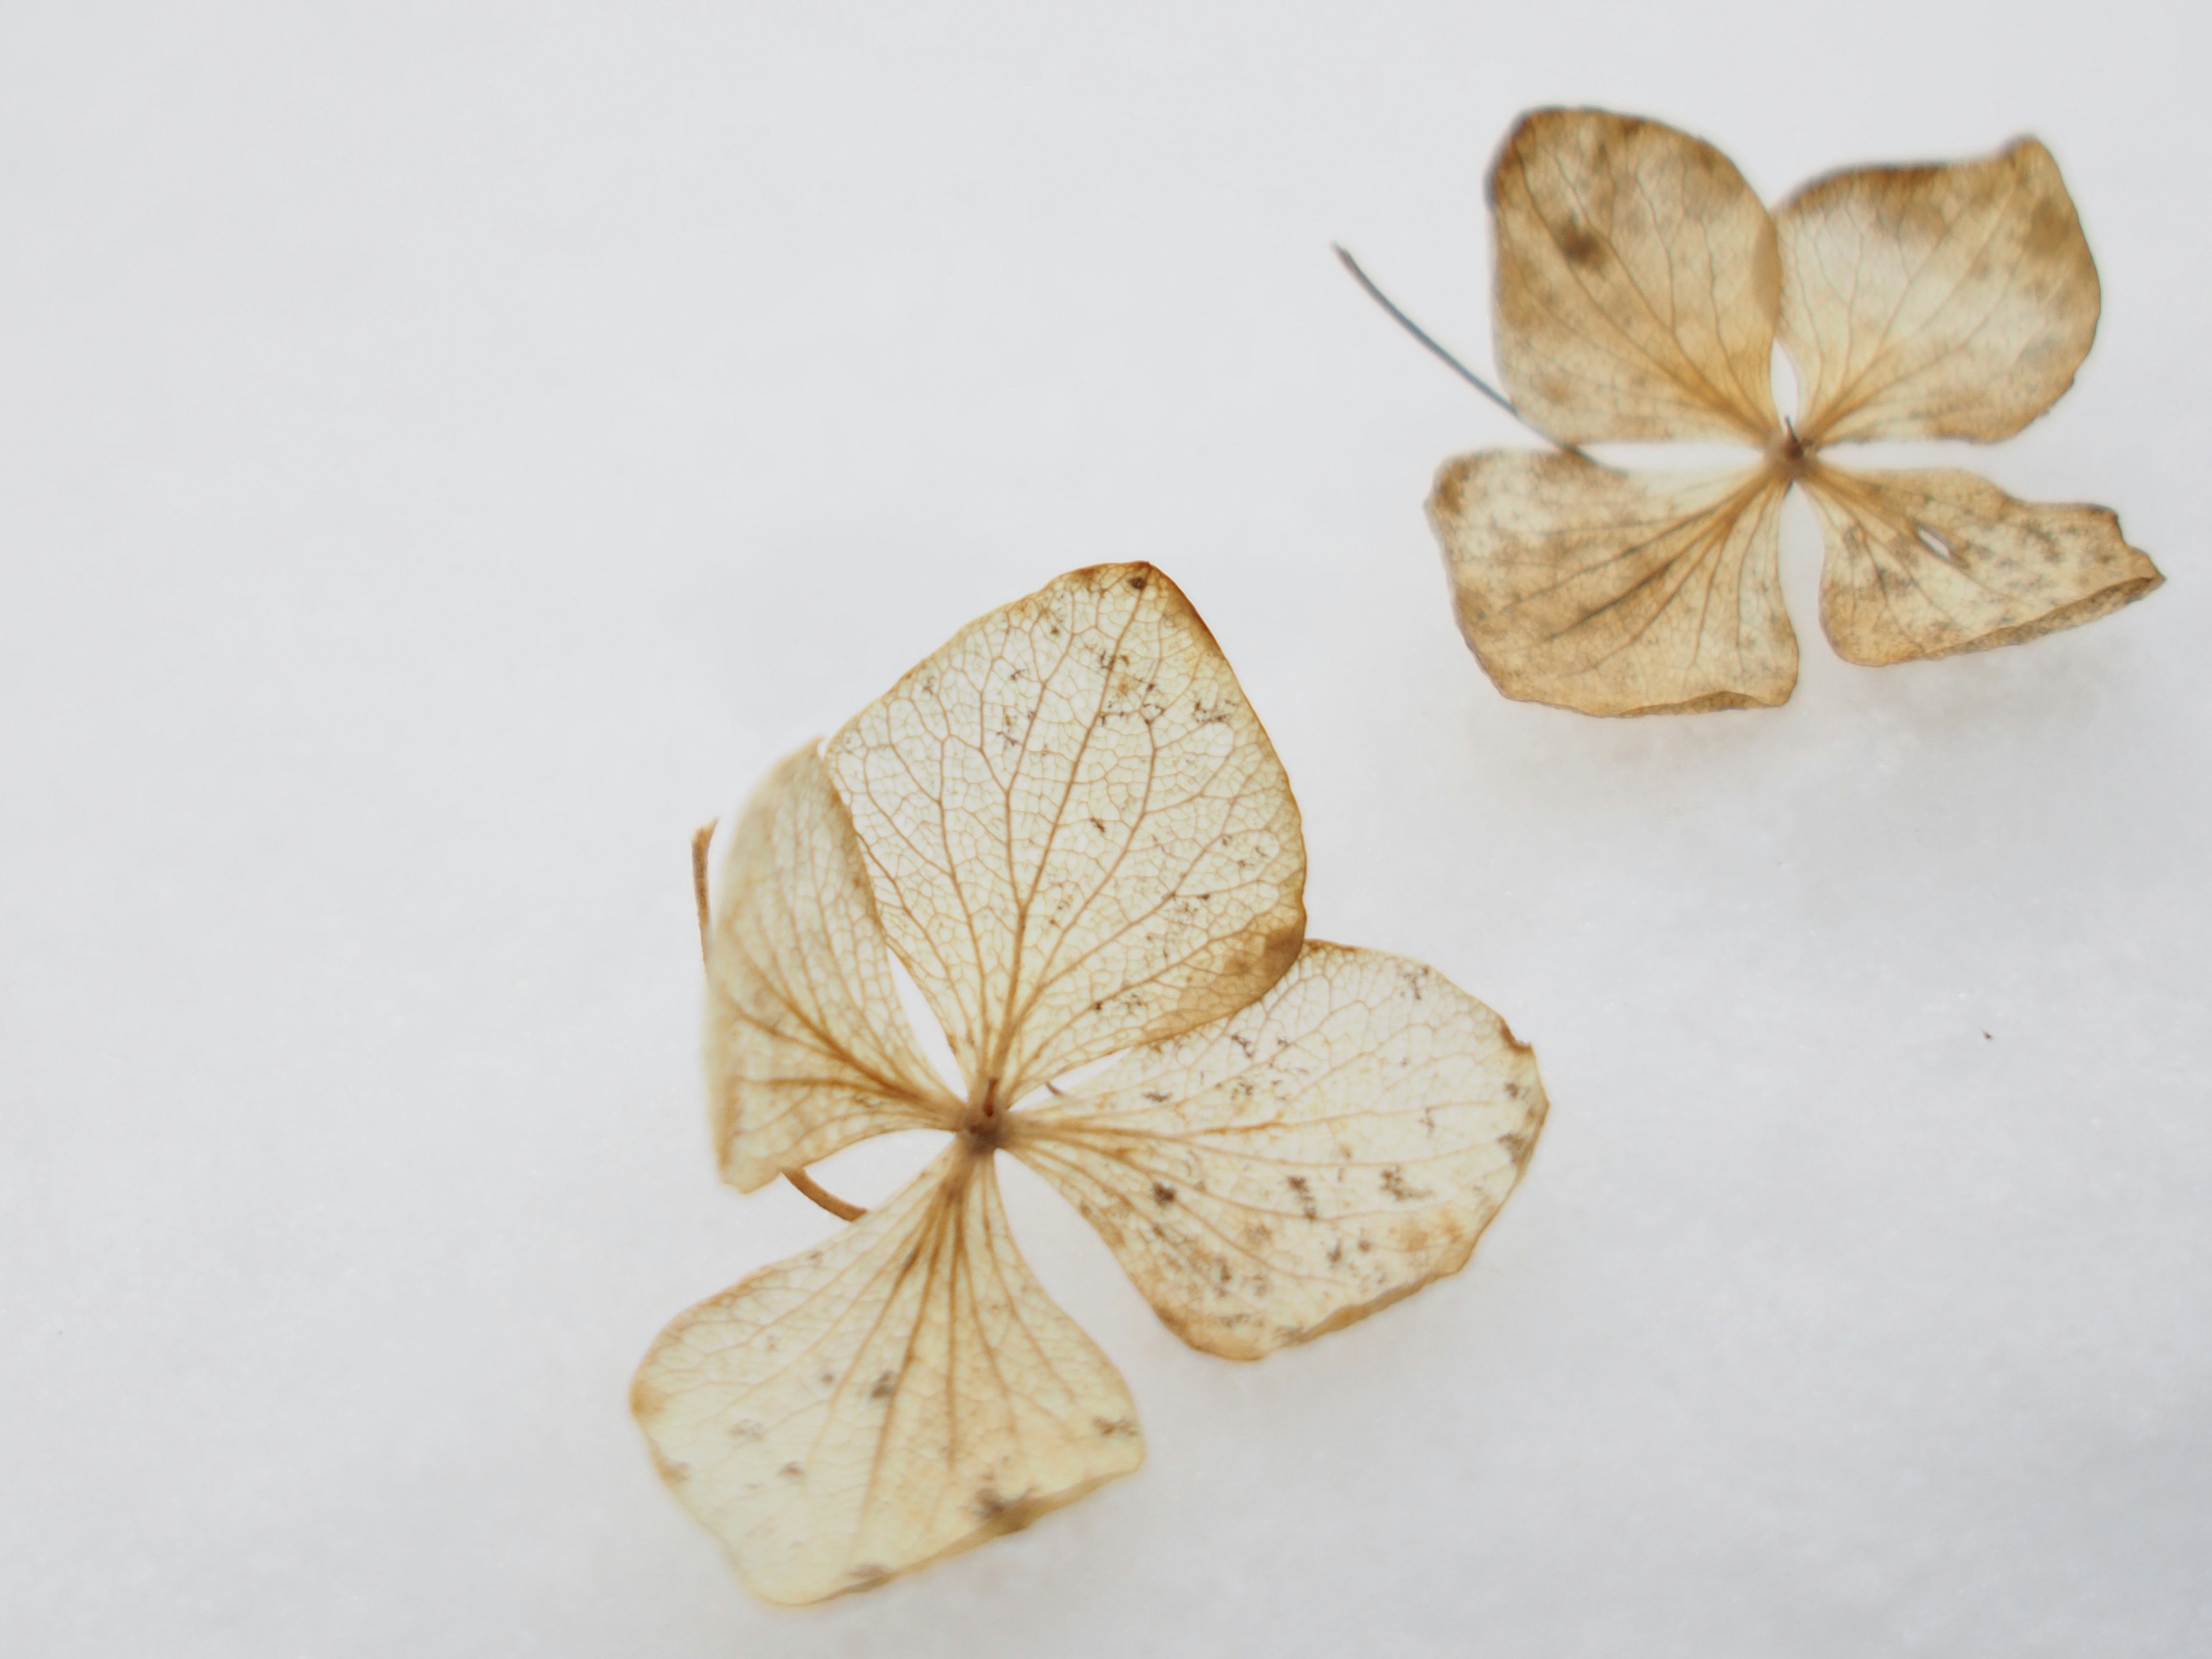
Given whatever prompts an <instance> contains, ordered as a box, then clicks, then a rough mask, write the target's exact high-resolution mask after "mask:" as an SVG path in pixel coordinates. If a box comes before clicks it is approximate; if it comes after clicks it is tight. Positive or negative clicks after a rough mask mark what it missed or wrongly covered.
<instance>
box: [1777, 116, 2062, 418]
mask: <svg viewBox="0 0 2212 1659" xmlns="http://www.w3.org/2000/svg"><path fill="white" fill-rule="evenodd" d="M1776 217H1777V220H1778V226H1779V229H1780V232H1781V239H1782V329H1781V333H1782V343H1783V346H1784V349H1786V350H1787V351H1788V352H1789V354H1790V361H1791V362H1793V363H1794V364H1795V365H1796V369H1797V375H1798V379H1799V380H1800V381H1801V383H1802V388H1803V398H1804V401H1803V407H1804V410H1805V417H1804V419H1803V420H1802V422H1799V428H1800V435H1801V436H1802V437H1803V439H1804V440H1805V441H1806V442H1808V444H1809V443H1836V442H1842V441H1851V440H1857V439H1875V438H1883V439H1887V438H1978V439H1982V440H1984V441H1988V440H1992V439H1997V438H2007V437H2010V436H2011V435H2013V434H2014V433H2015V432H2017V431H2019V430H2020V429H2021V428H2022V427H2024V426H2026V425H2027V423H2028V422H2030V421H2032V420H2033V419H2034V418H2035V417H2036V416H2039V415H2040V414H2042V413H2043V411H2044V410H2046V409H2048V408H2050V407H2051V404H2054V403H2056V402H2057V400H2058V396H2059V394H2060V393H2061V392H2064V391H2065V390H2066V388H2067V387H2068V386H2071V385H2072V384H2073V383H2074V371H2075V369H2076V368H2080V367H2081V360H2082V359H2083V358H2084V357H2086V356H2088V355H2089V343H2090V342H2091V340H2093V338H2095V337H2096V333H2097V313H2098V306H2099V299H2098V288H2097V266H2096V264H2095V262H2094V261H2093V260H2092V259H2091V258H2090V257H2089V244H2088V242H2087V240H2085V239H2084V238H2083V237H2082V234H2081V221H2080V220H2079V219H2077V218H2076V217H2075V214H2074V203H2073V201H2072V199H2071V198H2070V197H2069V196H2068V195H2067V193H2066V185H2065V181H2064V180H2063V179H2061V178H2060V177H2059V176H2058V164H2057V162H2055V161H2052V160H2051V152H2050V151H2048V150H2046V149H2044V147H2043V146H2042V145H2040V144H2039V143H2036V142H2035V141H2034V140H2033V139H2032V138H2027V139H2022V140H2021V142H2020V143H2016V144H2014V145H2013V146H2012V147H2011V148H2010V149H2007V150H2005V151H2004V152H2003V153H2002V155H1997V156H1995V157H1993V158H1991V159H1990V160H1988V161H1961V162H1958V163H1956V164H1955V165H1954V166H1950V167H1867V168H1863V169H1861V170H1859V171H1857V172H1852V173H1836V174H1833V175H1832V176H1831V177H1829V178H1826V179H1819V180H1817V181H1815V182H1814V183H1813V184H1811V185H1807V186H1806V187H1805V188H1804V189H1803V190H1802V191H1799V192H1798V193H1797V194H1796V196H1794V197H1791V198H1790V201H1789V202H1787V203H1785V204H1784V206H1783V208H1782V210H1781V211H1780V212H1779V213H1778V215H1777V216H1776Z"/></svg>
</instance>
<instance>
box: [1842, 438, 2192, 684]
mask: <svg viewBox="0 0 2212 1659" xmlns="http://www.w3.org/2000/svg"><path fill="white" fill-rule="evenodd" d="M1805 489H1806V494H1807V495H1809V496H1810V497H1811V498H1812V501H1813V506H1814V509H1815V510H1816V511H1817V512H1818V513H1819V514H1820V521H1821V527H1822V529H1823V531H1824V532H1826V540H1827V557H1826V560H1825V561H1824V562H1822V564H1821V567H1820V625H1821V627H1822V628H1824V629H1826V631H1827V635H1828V638H1829V639H1830V640H1831V641H1833V643H1834V645H1835V647H1836V650H1837V651H1838V653H1840V654H1841V655H1843V656H1844V657H1845V658H1846V659H1849V660H1850V661H1852V662H1857V663H1868V664H1881V663H1893V662H1905V661H1908V660H1910V659H1912V658H1915V657H1943V656H1948V655H1950V654H1951V653H1954V652H1959V651H1984V650H1987V649H1989V648H1990V647H1993V646H2000V645H2012V644H2015V643H2016V642H2017V641H2021V640H2032V639H2033V638H2035V637H2036V636H2037V635H2039V634H2048V633H2051V632H2053V631H2054V630H2056V629H2061V628H2072V627H2075V626H2077V625H2078V624H2080V623H2085V622H2092V621H2094V620H2095V619H2096V618H2097V617H2101V616H2104V615H2106V613H2108V612H2110V611H2117V610H2118V609H2119V608H2120V607H2121V606H2122V605H2126V604H2128V603H2129V602H2130V600H2133V599H2141V598H2142V596H2143V595H2144V594H2146V593H2148V592H2150V591H2151V590H2152V589H2153V588H2154V587H2156V586H2158V585H2159V584H2160V582H2161V581H2162V580H2165V579H2164V578H2163V577H2162V576H2160V574H2159V571H2158V567H2157V566H2156V565H2154V564H2153V563H2152V562H2150V560H2149V559H2148V558H2147V557H2145V556H2143V554H2142V553H2141V552H2139V551H2138V550H2136V549H2135V548H2132V547H2130V546H2129V545H2128V544H2127V543H2126V542H2124V541H2123V540H2122V539H2121V538H2120V521H2119V520H2118V517H2116V516H2115V515H2114V514H2113V513H2111V512H2110V511H2108V510H2107V509H2106V508H2104V507H2046V506H2039V505H2037V504H2034V503H2033V502H2028V501H2015V500H2014V499H2013V498H2012V497H2011V496H2009V495H2006V494H2005V493H2004V491H2002V489H1998V488H1997V487H1996V485H1995V484H1993V483H1990V482H1989V481H1988V480H1986V479H1984V478H1979V477H1976V476H1975V475H1974V474H1972V473H1971V472H1953V471H1941V472H1887V473H1881V472H1847V471H1844V470H1843V469H1841V468H1839V467H1832V466H1822V467H1818V468H1816V469H1814V471H1812V472H1811V473H1809V474H1808V475H1807V477H1806V479H1805Z"/></svg>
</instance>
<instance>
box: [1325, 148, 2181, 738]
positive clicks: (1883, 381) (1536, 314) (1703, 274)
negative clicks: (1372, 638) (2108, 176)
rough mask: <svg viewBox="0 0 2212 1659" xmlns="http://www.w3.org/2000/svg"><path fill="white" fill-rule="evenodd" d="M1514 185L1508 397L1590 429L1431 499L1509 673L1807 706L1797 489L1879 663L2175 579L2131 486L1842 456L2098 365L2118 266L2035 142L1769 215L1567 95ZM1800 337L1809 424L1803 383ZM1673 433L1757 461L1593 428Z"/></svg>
mask: <svg viewBox="0 0 2212 1659" xmlns="http://www.w3.org/2000/svg"><path fill="white" fill-rule="evenodd" d="M1489 193H1490V201H1491V206H1492V212H1493V215H1494V217H1495V225H1496V232H1497V315H1496V322H1497V346H1498V369H1499V374H1500V375H1501V377H1502V378H1503V380H1504V383H1505V386H1506V388H1507V390H1508V391H1509V392H1510V393H1511V402H1510V404H1508V407H1510V408H1512V409H1514V410H1515V412H1516V413H1517V414H1518V415H1519V416H1521V417H1522V419H1523V420H1525V421H1526V422H1528V424H1529V425H1531V426H1533V427H1534V428H1536V429H1537V430H1538V431H1539V432H1541V433H1542V434H1543V435H1546V436H1547V437H1550V438H1552V439H1554V440H1555V441H1558V442H1559V444H1560V445H1562V446H1564V448H1563V449H1561V450H1555V451H1548V452H1526V451H1523V452H1511V451H1489V452H1486V453H1480V454H1474V455H1465V456H1461V457H1459V458H1458V459H1455V460H1452V461H1449V462H1447V463H1446V464H1445V465H1444V467H1443V471H1442V472H1441V473H1440V474H1439V475H1438V477H1437V486H1436V490H1435V493H1434V494H1433V495H1431V498H1430V502H1429V511H1430V516H1431V520H1433V522H1434V523H1435V525H1436V528H1437V535H1438V537H1439V538H1441V540H1442V542H1443V548H1444V554H1445V559H1446V562H1447V563H1448V565H1449V568H1450V573H1451V579H1452V585H1453V589H1454V594H1455V601H1456V605H1457V610H1458V613H1459V621H1460V628H1461V631H1462V633H1464V634H1465V635H1466V636H1467V640H1468V644H1469V645H1471V646H1472V647H1474V653H1475V655H1476V656H1477V657H1478V658H1479V659H1480V661H1481V663H1482V665H1483V667H1484V669H1485V670H1486V671H1487V672H1488V673H1489V675H1490V677H1491V678H1492V680H1493V681H1495V682H1496V683H1497V685H1498V689H1499V690H1501V691H1503V692H1504V693H1505V694H1506V695H1507V696H1510V697H1518V698H1522V699H1524V700H1526V701H1529V702H1548V703H1555V704H1558V705H1559V706H1560V707H1563V708H1575V709H1580V710H1582V711H1583V712H1584V713H1586V714H1657V713H1664V712H1672V713H1692V712H1696V711H1699V710H1703V709H1709V708H1742V707H1748V706H1753V705H1760V704H1774V703H1779V702H1784V701H1785V700H1787V698H1788V697H1789V696H1790V690H1791V689H1792V688H1793V687H1794V686H1795V684H1796V678H1797V641H1796V635H1794V634H1793V633H1792V632H1791V630H1790V618H1789V617H1788V616H1787V615H1786V614H1785V612H1784V609H1783V604H1782V592H1781V587H1780V583H1779V580H1778V573H1777V563H1778V560H1777V544H1778V534H1777V532H1778V524H1779V520H1780V512H1781V506H1782V501H1783V497H1784V495H1787V494H1788V493H1789V490H1790V488H1791V486H1792V485H1793V484H1802V486H1803V487H1804V489H1805V492H1806V494H1807V495H1808V497H1809V498H1810V500H1811V501H1812V502H1813V505H1814V509H1815V511H1816V512H1817V513H1818V515H1819V517H1820V522H1821V526H1822V529H1823V532H1824V535H1825V538H1826V544H1827V550H1826V560H1825V562H1824V563H1823V565H1822V568H1821V576H1820V623H1821V627H1822V628H1823V629H1825V630H1826V634H1827V635H1828V638H1829V640H1830V641H1832V643H1833V644H1834V646H1835V647H1836V649H1837V651H1838V652H1839V653H1841V654H1842V655H1843V656H1844V658H1845V659H1848V660H1850V661H1852V662H1856V663H1863V664H1869V665H1880V664H1887V663H1895V662H1904V661H1907V660H1910V659H1914V658H1921V657H1941V656H1947V655H1949V654H1951V653H1955V652H1961V651H1979V650H1986V649H1988V648H1990V647H1994V646H1999V645H2009V644H2012V643H2015V641H2021V640H2029V639H2033V638H2034V637H2035V636H2037V635H2040V634H2047V633H2050V632H2051V631H2052V630H2053V629H2061V628H2070V627H2073V626H2075V625H2076V624H2078V623H2085V622H2088V621H2091V620H2093V618H2095V617H2101V616H2104V615H2105V614H2106V613H2107V612H2109V611H2115V610H2118V608H2119V607H2120V606H2121V605H2125V604H2127V603H2129V602H2130V600H2133V599H2141V598H2142V596H2143V595H2144V594H2146V593H2148V592H2150V591H2151V589H2153V588H2154V587H2156V586H2158V585H2159V582H2160V580H2161V579H2160V575H2159V572H2158V569H2157V567H2155V566H2154V565H2153V564H2152V563H2151V562H2150V560H2149V559H2148V558H2147V557H2145V556H2143V555H2142V553H2141V552H2139V551H2138V550H2136V549H2135V548H2132V547H2130V546H2129V545H2128V544H2126V542H2124V540H2122V539H2121V536H2120V529H2119V521H2118V519H2117V518H2116V517H2115V516H2114V515H2113V514H2112V513H2110V512H2107V511H2106V510H2105V509H2104V508H2101V507H2074V506H2042V505H2036V504H2031V503H2028V502H2025V501H2015V500H2014V499H2013V498H2012V497H2010V496H2008V495H2005V494H2004V493H2003V492H2002V490H2000V489H1997V488H1996V486H1995V485H1993V484H1990V483H1987V482H1986V481H1984V479H1982V478H1980V477H1976V476H1975V475H1974V474H1972V473H1970V472H1963V471H1949V470H1944V471H1909V472H1867V471H1857V470H1850V471H1847V470H1845V469H1844V468H1843V467H1842V466H1839V465H1837V464H1836V461H1835V459H1834V458H1833V455H1832V453H1831V446H1833V445H1837V444H1844V443H1853V442H1865V441H1875V440H1897V439H1917V438H1963V439H1970V440H1972V441H1977V442H1984V443H1987V442H1993V441H1996V440H1998V439H2002V438H2007V437H2010V436H2011V435H2013V434H2015V433H2016V432H2018V431H2019V430H2020V429H2021V428H2022V427H2024V426H2026V425H2027V423H2028V422H2030V421H2033V419H2035V418H2036V416H2039V415H2040V414H2042V413H2043V412H2044V411H2045V410H2047V409H2049V408H2050V407H2051V404H2053V403H2055V402H2057V399H2058V397H2059V395H2060V394H2061V393H2062V392H2064V391H2065V390H2066V388H2067V387H2068V386H2069V385H2071V384H2072V382H2073V379H2074V373H2075V369H2076V368H2079V367H2080V366H2081V361H2082V359H2083V358H2084V357H2086V356H2087V355H2088V351H2089V345H2090V342H2091V340H2092V338H2093V337H2094V335H2095V333H2096V329H2097V316H2098V307H2099V292H2098V284H2097V269H2096V265H2095V264H2094V263H2093V261H2092V260H2091V258H2090V257H2089V246H2088V243H2087V241H2086V240H2084V239H2083V237H2082V234H2081V222H2080V221H2079V220H2078V219H2077V218H2076V217H2075V211H2074V204H2073V202H2072V201H2071V199H2070V198H2069V197H2068V195H2067V193H2066V186H2065V185H2064V183H2063V181H2062V180H2061V179H2060V178H2059V176H2058V168H2057V164H2056V163H2055V162H2053V161H2052V160H2051V155H2050V153H2049V152H2048V151H2047V150H2045V149H2044V148H2043V146H2042V145H2041V144H2039V143H2036V142H2035V141H2034V140H2033V139H2023V140H2021V141H2020V142H2018V143H2015V144H2013V145H2011V146H2009V147H2008V148H2007V149H2005V150H2003V151H2002V153H2001V154H1999V155H1996V156H1993V157H1991V158H1990V159H1988V160H1984V161H1964V162H1959V163H1956V164H1954V165H1951V166H1948V167H1869V168H1862V169H1858V170H1856V171H1852V172H1847V173H1835V174H1832V175H1831V176H1829V177H1827V178H1825V179H1817V180H1815V181H1814V183H1812V184H1810V185H1807V186H1806V187H1805V188H1803V189H1802V190H1801V191H1798V192H1797V193H1796V195H1795V196H1793V197H1790V199H1789V200H1788V201H1786V202H1784V204H1782V206H1781V207H1780V208H1779V209H1778V210H1776V211H1775V212H1774V213H1773V214H1771V215H1770V214H1769V213H1768V212H1767V210H1766V209H1765V207H1764V206H1762V205H1761V204H1760V203H1759V199H1758V197H1755V196H1753V194H1752V191H1751V189H1750V187H1749V186H1748V185H1747V184H1746V183H1745V182H1744V180H1743V177H1742V175H1741V173H1738V172H1737V171H1736V170H1735V167H1734V166H1733V165H1731V164H1730V162H1729V160H1728V158H1727V157H1726V156H1724V155H1722V154H1721V153H1720V152H1719V151H1718V150H1717V149H1713V148H1712V147H1711V145H1709V144H1705V143H1700V142H1699V140H1697V139H1695V138H1692V137H1689V136H1688V135H1686V134H1685V133H1681V132H1678V131H1674V129H1673V128H1671V127H1666V126H1662V125H1658V124H1657V123H1656V122H1651V121H1639V120H1632V119H1630V118H1626V117H1623V116H1619V115H1611V114H1607V113H1605V112H1601V111H1595V110H1544V111H1540V112H1536V113H1534V114H1532V115H1529V116H1527V117H1525V118H1523V119H1522V122H1521V124H1520V125H1519V126H1517V127H1516V129H1515V130H1514V131H1513V133H1512V135H1511V136H1510V137H1509V138H1508V139H1507V140H1506V142H1505V146H1504V149H1503V150H1501V151H1500V152H1499V155H1498V161H1497V162H1496V164H1495V166H1494V167H1492V170H1491V174H1490V186H1489ZM1355 271H1356V267H1355ZM1363 280H1364V278H1363ZM1377 297H1380V296H1379V295H1378V296H1377ZM1385 303H1386V304H1387V303H1388V301H1385ZM1393 309H1394V310H1395V307H1393ZM1777 343H1780V345H1781V347H1782V349H1783V350H1784V352H1785V353H1786V354H1787V355H1788V356H1789V359H1790V362H1791V364H1792V365H1793V367H1794V368H1796V374H1797V380H1798V384H1799V386H1800V387H1801V388H1802V410H1803V412H1802V414H1801V415H1800V416H1797V417H1796V418H1795V419H1785V418H1784V417H1783V416H1781V415H1780V414H1779V413H1778V410H1776V408H1775V404H1774V398H1773V394H1772V391H1771V368H1772V362H1773V354H1774V348H1775V345H1776V344H1777ZM1431 344H1433V343H1432V342H1431ZM1439 349H1440V348H1439ZM1462 373H1465V371H1464V370H1462ZM1469 378H1473V377H1472V376H1470V377H1469ZM1478 384H1479V383H1478ZM1486 390H1487V388H1486ZM1500 401H1504V400H1503V399H1501V400H1500ZM1652 439H1677V440H1714V439H1717V440H1721V441H1734V442H1741V443H1746V444H1748V445H1750V446H1751V447H1753V448H1754V449H1756V450H1757V451H1759V455H1758V459H1756V461H1755V462H1754V463H1753V465H1750V466H1749V467H1748V468H1747V469H1745V470H1743V471H1738V472H1736V473H1734V474H1732V475H1728V476H1723V477H1680V476H1675V477H1652V476H1647V475H1643V474H1638V473H1632V472H1624V471H1616V470H1614V469H1613V468H1610V467H1607V466H1603V465H1599V464H1598V463H1597V462H1595V461H1594V460H1592V459H1589V457H1588V456H1586V455H1584V454H1583V453H1581V451H1580V450H1579V449H1578V448H1577V447H1576V446H1577V445H1581V444H1584V443H1591V442H1598V441H1630V440H1652Z"/></svg>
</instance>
